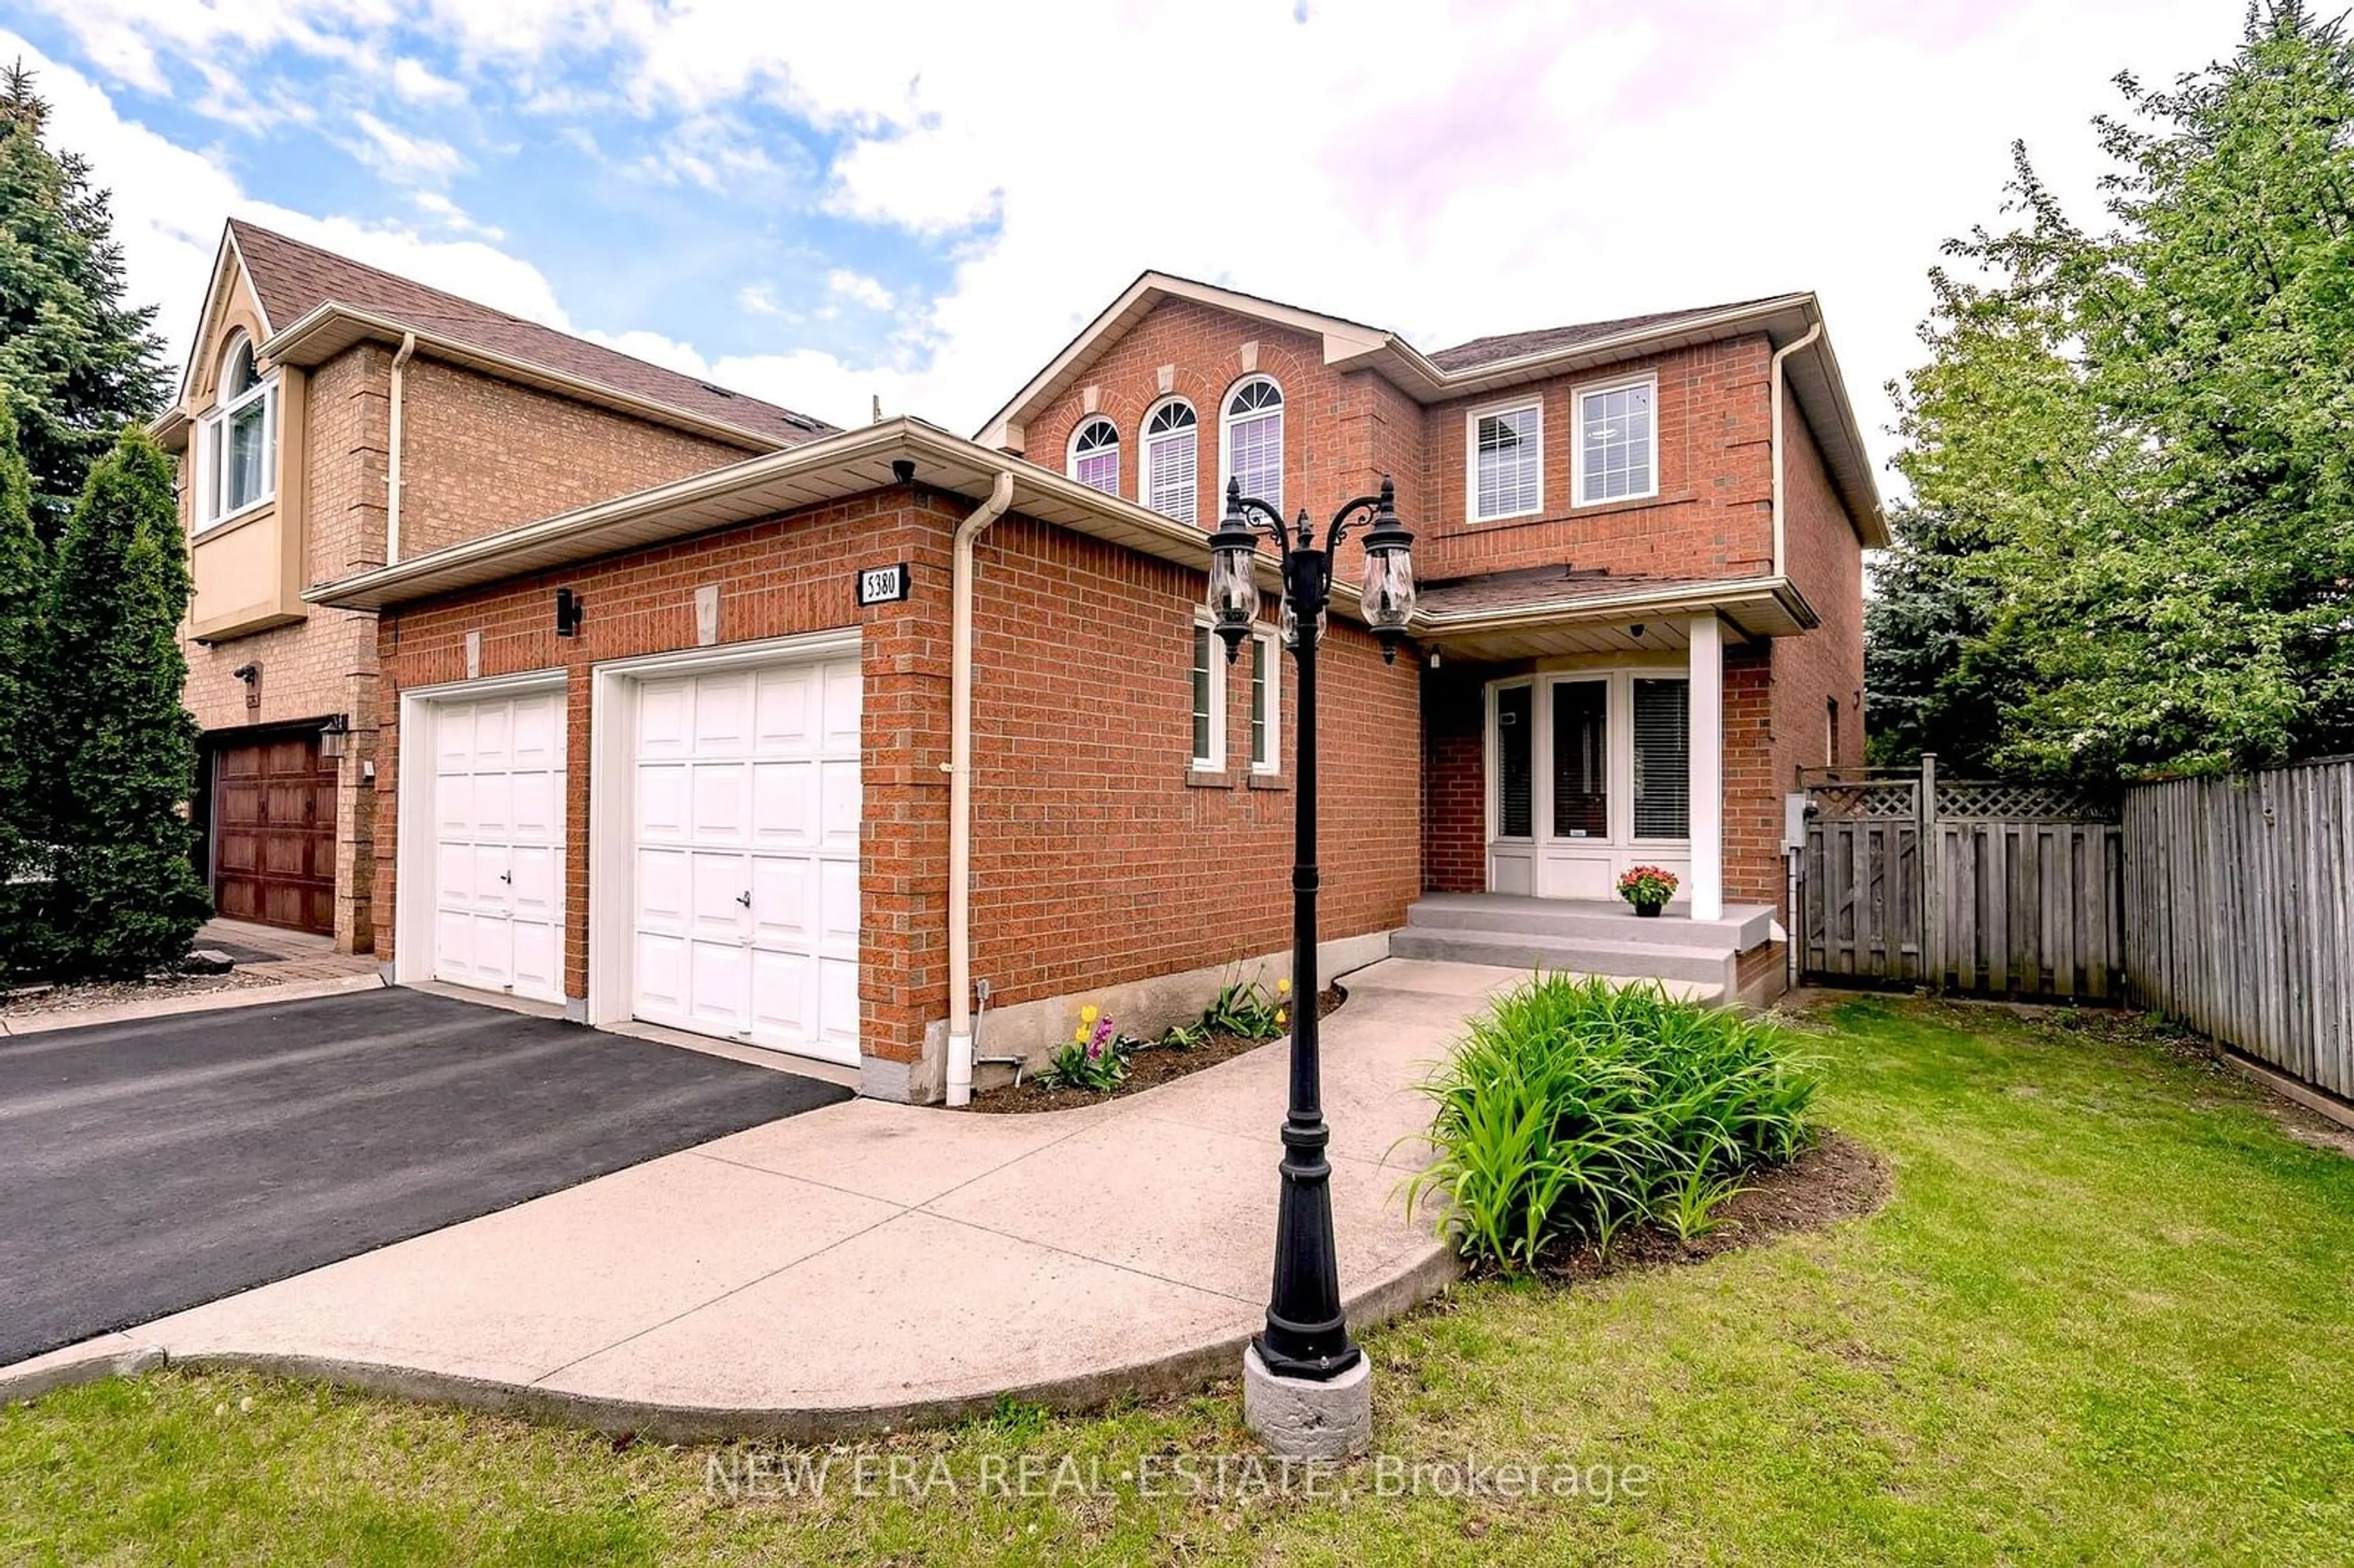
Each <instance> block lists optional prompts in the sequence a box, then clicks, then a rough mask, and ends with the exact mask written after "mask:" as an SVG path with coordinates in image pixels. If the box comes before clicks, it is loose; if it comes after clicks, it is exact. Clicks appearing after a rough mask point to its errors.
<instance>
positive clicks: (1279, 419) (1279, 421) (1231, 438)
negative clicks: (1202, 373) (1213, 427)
mask: <svg viewBox="0 0 2354 1568" xmlns="http://www.w3.org/2000/svg"><path fill="white" fill-rule="evenodd" d="M1223 424H1224V427H1225V477H1224V479H1222V480H1221V481H1220V482H1219V485H1218V488H1219V490H1220V491H1221V492H1223V491H1224V490H1225V480H1226V479H1239V480H1241V481H1242V482H1243V493H1244V494H1245V495H1249V496H1256V497H1257V499H1259V500H1261V501H1264V502H1266V503H1267V504H1268V505H1270V506H1272V507H1274V508H1275V509H1276V510H1277V511H1278V512H1280V511H1282V510H1283V388H1282V387H1278V386H1277V385H1276V384H1275V383H1274V382H1273V381H1272V380H1269V379H1268V378H1267V376H1252V377H1251V378H1250V379H1249V380H1247V381H1245V382H1243V383H1242V384H1241V385H1240V386H1238V387H1235V389H1234V390H1233V391H1232V392H1229V393H1227V394H1226V413H1225V419H1224V421H1223Z"/></svg>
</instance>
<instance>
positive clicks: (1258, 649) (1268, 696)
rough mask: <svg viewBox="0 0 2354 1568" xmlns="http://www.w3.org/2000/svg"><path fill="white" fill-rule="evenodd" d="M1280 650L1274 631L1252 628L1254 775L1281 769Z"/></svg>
mask: <svg viewBox="0 0 2354 1568" xmlns="http://www.w3.org/2000/svg"><path fill="white" fill-rule="evenodd" d="M1282 671H1283V650H1282V647H1281V646H1280V645H1279V644H1278V642H1277V641H1276V633H1275V629H1274V628H1273V627H1271V626H1259V627H1254V628H1252V629H1251V687H1250V765H1251V771H1252V772H1254V773H1275V772H1279V771H1281V769H1282V768H1283V674H1282Z"/></svg>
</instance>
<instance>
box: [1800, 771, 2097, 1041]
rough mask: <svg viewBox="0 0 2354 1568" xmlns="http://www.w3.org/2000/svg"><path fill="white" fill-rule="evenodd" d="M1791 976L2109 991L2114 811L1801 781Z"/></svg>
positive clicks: (2056, 799) (1950, 987) (1880, 780)
mask: <svg viewBox="0 0 2354 1568" xmlns="http://www.w3.org/2000/svg"><path fill="white" fill-rule="evenodd" d="M1806 793H1807V834H1806V844H1805V848H1804V849H1803V850H1802V851H1801V852H1800V854H1799V864H1798V871H1797V880H1798V889H1797V908H1798V910H1799V937H1800V948H1799V951H1800V959H1799V965H1800V972H1801V974H1802V976H1803V978H1804V979H1806V980H1808V981H1810V982H1816V983H1828V984H1834V985H1894V986H1913V985H1925V986H1927V987H1928V988H1929V989H1931V990H1933V991H1961V992H1967V993H1970V994H1976V995H1984V996H2020V997H2072V998H2084V999H2086V1000H2090V1001H2107V1000H2110V999H2112V998H2115V997H2117V996H2119V995H2120V994H2121V993H2122V990H2123V979H2124V955H2123V950H2122V949H2123V934H2122V927H2121V918H2122V916H2121V899H2120V872H2121V851H2120V847H2119V839H2118V831H2117V824H2116V812H2115V809H2114V808H2113V807H2111V806H2109V805H2108V804H2107V803H2106V802H2105V801H2102V800H2095V799H2093V798H2089V797H2087V796H2085V795H2084V794H2081V793H2079V792H2077V791H2075V790H2072V789H2065V788H2058V787H2053V786H2048V785H2040V784H2020V783H2013V782H2008V781H2003V780H1977V779H1966V780H1952V779H1939V778H1938V777H1937V768H1936V759H1935V758H1925V759H1924V760H1923V763H1922V766H1921V768H1920V769H1919V770H1918V771H1917V772H1914V771H1910V770H1908V771H1903V772H1878V771H1875V772H1872V773H1867V774H1864V775H1861V776H1859V775H1854V774H1826V775H1825V776H1823V777H1821V778H1819V779H1813V780H1810V781H1808V783H1807V785H1806Z"/></svg>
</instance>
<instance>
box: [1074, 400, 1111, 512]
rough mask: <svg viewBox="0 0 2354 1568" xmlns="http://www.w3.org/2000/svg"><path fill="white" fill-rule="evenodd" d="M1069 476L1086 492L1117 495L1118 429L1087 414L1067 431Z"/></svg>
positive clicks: (1098, 417) (1100, 418)
mask: <svg viewBox="0 0 2354 1568" xmlns="http://www.w3.org/2000/svg"><path fill="white" fill-rule="evenodd" d="M1069 460H1070V467H1069V470H1068V471H1069V473H1070V476H1071V477H1072V478H1073V479H1076V480H1077V481H1078V482H1080V483H1081V484H1084V485H1086V486H1087V488H1088V489H1090V490H1100V491H1102V492H1103V493H1105V494H1106V495H1118V494H1119V426H1118V425H1115V424H1113V423H1112V422H1111V421H1110V420H1109V419H1107V418H1103V417H1102V416H1101V415H1090V416H1089V417H1088V418H1085V419H1082V420H1080V421H1079V428H1078V429H1076V430H1073V431H1072V432H1071V450H1070V453H1069Z"/></svg>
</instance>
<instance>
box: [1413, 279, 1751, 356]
mask: <svg viewBox="0 0 2354 1568" xmlns="http://www.w3.org/2000/svg"><path fill="white" fill-rule="evenodd" d="M1776 297H1777V296H1775V295H1771V294H1768V295H1765V296H1764V298H1762V299H1756V300H1734V301H1731V302H1728V303H1725V304H1722V305H1702V306H1700V307H1698V308H1697V309H1693V310H1684V311H1656V312H1654V313H1651V314H1649V315H1647V316H1620V317H1618V318H1617V320H1615V321H1606V322H1581V323H1577V324H1576V325H1574V326H1557V327H1539V328H1538V329H1537V330H1535V331H1534V332H1508V333H1499V334H1496V335H1495V336H1493V337H1475V338H1473V339H1472V340H1471V341H1470V342H1469V343H1458V344H1456V345H1455V346H1454V347H1453V348H1442V349H1440V350H1438V351H1437V353H1435V354H1433V355H1430V356H1429V357H1430V362H1431V363H1432V364H1433V365H1436V366H1438V367H1439V368H1440V369H1441V370H1446V371H1450V372H1452V371H1462V370H1477V369H1478V368H1479V367H1480V366H1483V365H1500V364H1501V363H1502V362H1504V361H1505V360H1508V359H1522V358H1525V357H1527V356H1528V355H1532V354H1551V353H1553V352H1555V351H1557V350H1560V349H1564V348H1575V347H1577V346H1578V345H1579V344H1586V343H1596V342H1599V341H1600V340H1601V339H1603V338H1606V337H1617V335H1618V334H1621V333H1629V332H1641V331H1644V330H1646V329H1648V328H1652V327H1663V326H1670V325H1673V324H1674V323H1677V322H1679V321H1686V320H1691V321H1697V320H1699V319H1700V318H1702V317H1703V316H1712V315H1717V314H1719V313H1723V312H1725V311H1737V310H1739V309H1741V308H1742V307H1743V306H1744V305H1755V304H1762V303H1764V302H1765V300H1767V299H1773V298H1776Z"/></svg>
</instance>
